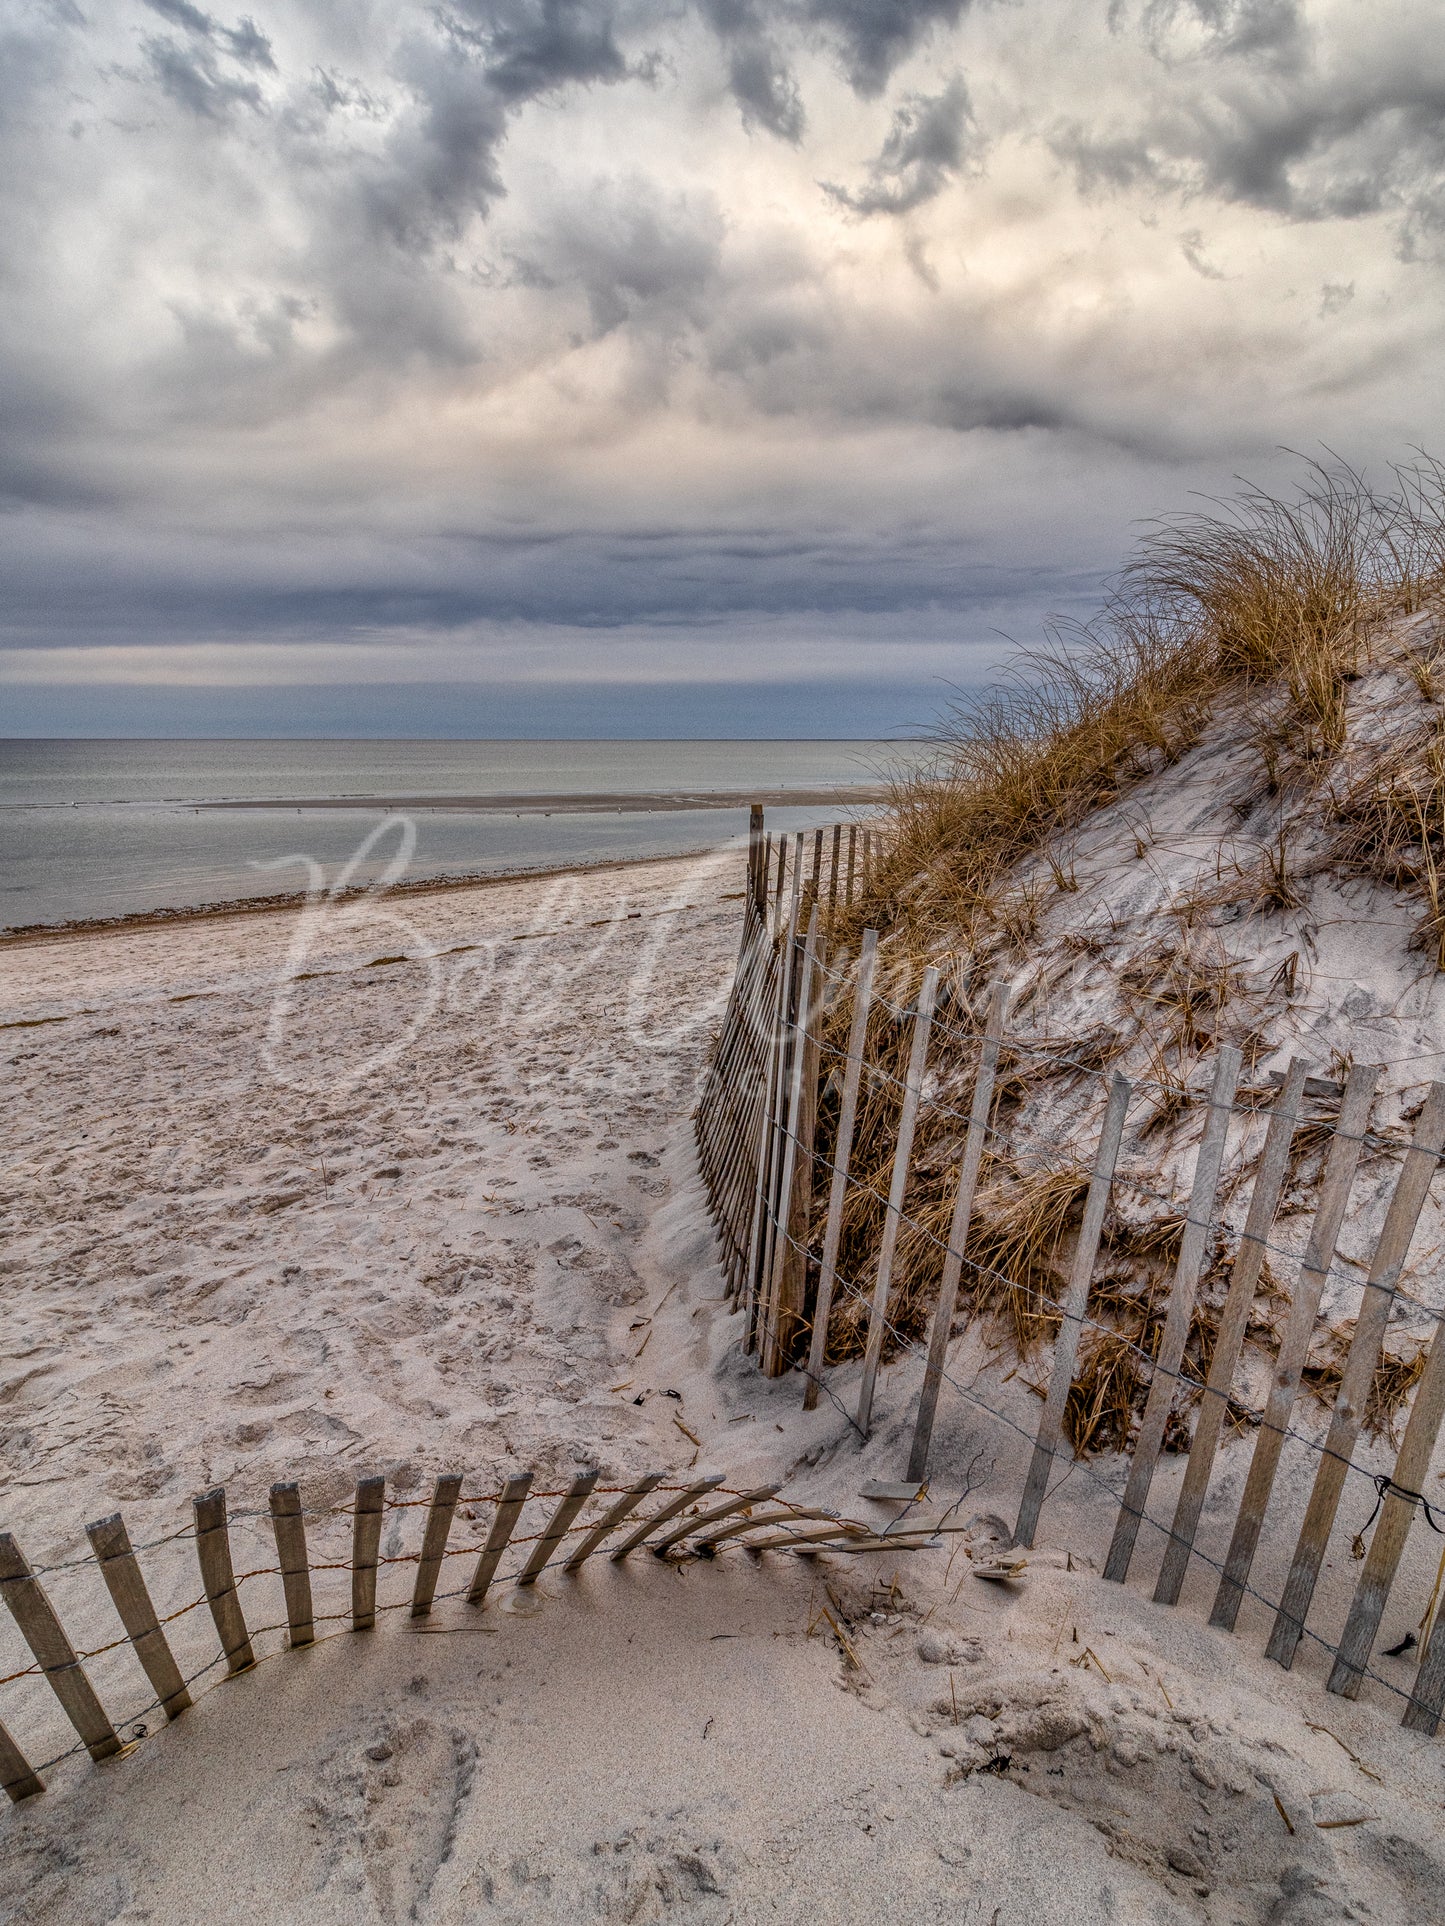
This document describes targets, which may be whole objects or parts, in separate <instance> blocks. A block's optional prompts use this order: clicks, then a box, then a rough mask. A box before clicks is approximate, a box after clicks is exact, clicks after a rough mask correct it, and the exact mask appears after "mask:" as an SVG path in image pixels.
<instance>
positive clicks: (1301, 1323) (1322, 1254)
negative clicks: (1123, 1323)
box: [1209, 1063, 1382, 1632]
mask: <svg viewBox="0 0 1445 1926" xmlns="http://www.w3.org/2000/svg"><path fill="white" fill-rule="evenodd" d="M1381 1069H1382V1066H1381V1065H1380V1064H1378V1063H1357V1064H1354V1065H1352V1067H1351V1069H1350V1074H1349V1076H1348V1078H1347V1079H1346V1081H1345V1094H1344V1097H1343V1099H1342V1100H1341V1103H1340V1114H1339V1118H1338V1121H1337V1123H1336V1126H1335V1132H1334V1136H1333V1138H1332V1139H1331V1142H1330V1152H1329V1156H1328V1158H1327V1159H1326V1160H1325V1173H1324V1179H1323V1181H1322V1182H1321V1184H1320V1196H1319V1203H1318V1204H1317V1206H1316V1208H1315V1215H1314V1222H1313V1224H1312V1225H1311V1227H1310V1241H1309V1248H1308V1249H1307V1250H1306V1252H1305V1255H1304V1261H1303V1263H1302V1264H1301V1265H1300V1269H1299V1276H1298V1278H1297V1279H1296V1280H1295V1288H1294V1295H1293V1297H1292V1299H1291V1302H1290V1312H1289V1320H1288V1322H1287V1323H1286V1325H1285V1334H1284V1341H1283V1343H1282V1344H1281V1345H1280V1350H1279V1356H1278V1358H1277V1359H1276V1360H1275V1369H1274V1380H1273V1382H1272V1384H1271V1385H1270V1390H1269V1399H1268V1401H1267V1403H1266V1405H1265V1410H1264V1419H1263V1422H1262V1423H1261V1425H1260V1428H1259V1432H1258V1435H1257V1436H1256V1438H1255V1441H1254V1452H1253V1455H1252V1456H1251V1458H1250V1461H1249V1474H1248V1476H1247V1477H1246V1479H1245V1484H1244V1495H1243V1496H1242V1497H1241V1499H1240V1501H1239V1514H1238V1516H1237V1517H1236V1519H1235V1522H1234V1534H1233V1536H1232V1538H1231V1539H1230V1542H1229V1551H1228V1553H1227V1555H1226V1557H1225V1561H1224V1573H1223V1576H1222V1577H1221V1578H1220V1581H1219V1589H1218V1590H1217V1591H1216V1593H1215V1595H1214V1607H1213V1609H1212V1611H1211V1612H1210V1614H1209V1622H1210V1624H1211V1625H1219V1626H1222V1627H1223V1628H1224V1630H1225V1631H1227V1632H1232V1631H1233V1630H1234V1621H1235V1620H1236V1618H1238V1616H1239V1607H1240V1603H1241V1601H1242V1600H1243V1598H1244V1588H1245V1586H1246V1584H1247V1583H1248V1582H1249V1573H1250V1567H1251V1566H1252V1565H1253V1563H1254V1554H1255V1551H1256V1549H1257V1547H1258V1545H1259V1538H1260V1533H1261V1532H1262V1531H1263V1529H1264V1515H1265V1512H1266V1510H1267V1509H1268V1506H1269V1496H1270V1492H1271V1491H1272V1490H1273V1488H1274V1478H1275V1472H1276V1471H1277V1470H1278V1468H1279V1459H1280V1453H1281V1451H1282V1450H1283V1449H1284V1434H1285V1427H1286V1425H1287V1424H1288V1423H1289V1415H1290V1412H1291V1411H1292V1410H1293V1409H1294V1403H1295V1399H1296V1397H1297V1396H1298V1395H1299V1387H1300V1380H1301V1378H1302V1376H1303V1373H1304V1366H1305V1359H1306V1357H1307V1356H1308V1355H1309V1347H1310V1339H1311V1338H1312V1337H1313V1336H1314V1328H1315V1319H1316V1317H1317V1316H1318V1314H1319V1308H1320V1297H1321V1294H1322V1293H1323V1291H1324V1286H1325V1278H1326V1276H1327V1275H1328V1273H1329V1268H1330V1264H1331V1262H1332V1261H1333V1258H1334V1254H1335V1244H1336V1241H1337V1240H1338V1238H1339V1234H1340V1225H1341V1224H1342V1223H1343V1222H1344V1216H1345V1206H1346V1204H1348V1202H1349V1197H1350V1188H1351V1186H1352V1184H1353V1183H1354V1181H1355V1169H1356V1166H1357V1165H1358V1163H1359V1160H1360V1149H1361V1145H1362V1142H1363V1139H1364V1134H1365V1129H1366V1126H1367V1125H1368V1123H1369V1121H1370V1109H1371V1106H1372V1105H1373V1103H1374V1100H1375V1087H1376V1085H1377V1084H1378V1082H1379V1080H1380V1074H1381Z"/></svg>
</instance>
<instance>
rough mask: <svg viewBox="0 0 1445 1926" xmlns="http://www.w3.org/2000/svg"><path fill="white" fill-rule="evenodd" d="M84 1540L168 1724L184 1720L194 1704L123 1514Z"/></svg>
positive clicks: (102, 1522)
mask: <svg viewBox="0 0 1445 1926" xmlns="http://www.w3.org/2000/svg"><path fill="white" fill-rule="evenodd" d="M85 1535H86V1537H87V1538H88V1539H89V1540H90V1548H91V1550H92V1551H93V1552H94V1553H95V1558H96V1563H97V1564H98V1565H99V1566H100V1575H101V1577H102V1578H103V1579H104V1580H105V1588H106V1590H107V1591H108V1592H109V1593H110V1597H111V1603H112V1604H113V1605H114V1606H115V1609H116V1612H117V1614H118V1615H119V1618H120V1622H121V1624H122V1625H123V1626H124V1627H125V1631H126V1636H127V1638H129V1640H130V1642H131V1644H132V1645H133V1646H134V1647H135V1655H136V1657H137V1658H138V1659H139V1660H140V1662H141V1667H142V1669H143V1670H144V1672H145V1675H146V1677H147V1678H148V1679H149V1680H150V1683H151V1690H152V1691H153V1692H154V1693H155V1695H156V1698H157V1699H158V1700H159V1701H160V1705H161V1709H162V1711H163V1712H164V1713H165V1715H166V1717H167V1718H168V1719H175V1718H179V1716H180V1715H181V1713H182V1712H184V1711H185V1709H186V1707H187V1706H188V1705H189V1704H190V1702H191V1695H190V1693H189V1692H188V1691H187V1690H186V1684H185V1680H184V1679H183V1678H182V1677H181V1671H180V1667H179V1666H178V1665H177V1664H176V1661H175V1658H174V1655H173V1654H172V1652H171V1648H170V1645H169V1644H168V1643H167V1640H166V1635H165V1633H164V1632H163V1631H162V1630H161V1626H160V1620H159V1619H158V1618H157V1617H156V1608H155V1606H154V1605H153V1604H152V1603H151V1595H150V1592H149V1590H148V1589H147V1586H146V1582H145V1578H144V1576H143V1575H142V1572H141V1568H140V1566H139V1565H138V1564H137V1563H136V1556H135V1552H134V1551H133V1550H132V1548H131V1542H130V1533H129V1532H128V1531H127V1530H126V1528H125V1520H124V1519H123V1518H122V1517H121V1515H120V1513H119V1512H118V1511H115V1512H112V1513H111V1514H110V1516H109V1517H107V1518H98V1519H96V1521H95V1523H94V1524H91V1525H87V1526H86V1528H85Z"/></svg>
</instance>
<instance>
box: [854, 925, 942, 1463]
mask: <svg viewBox="0 0 1445 1926" xmlns="http://www.w3.org/2000/svg"><path fill="white" fill-rule="evenodd" d="M937 995H938V971H937V970H936V969H935V968H934V967H933V965H932V964H931V963H930V964H929V966H928V968H927V969H926V970H925V971H924V972H923V982H922V984H921V985H920V986H919V991H918V1003H917V1005H916V1007H915V1010H914V1016H913V1046H912V1048H911V1049H910V1051H909V1053H908V1070H907V1075H906V1078H905V1081H904V1086H903V1108H902V1111H901V1113H900V1115H899V1118H898V1141H897V1143H896V1144H895V1145H894V1149H893V1172H892V1176H891V1178H890V1180H889V1185H888V1214H887V1216H886V1217H885V1218H884V1220H883V1236H882V1238H881V1239H880V1241H879V1245H878V1274H877V1277H876V1279H875V1281H874V1285H873V1303H872V1308H871V1310H870V1313H869V1317H868V1343H867V1347H866V1349H865V1350H864V1353H863V1378H862V1382H861V1383H860V1385H859V1387H858V1417H857V1421H856V1422H857V1425H858V1429H859V1431H861V1432H862V1434H863V1436H864V1437H865V1438H866V1437H867V1435H868V1426H869V1423H870V1421H871V1419H872V1416H873V1389H874V1386H875V1384H876V1383H877V1380H878V1365H879V1361H880V1360H881V1358H882V1356H883V1338H884V1335H885V1332H886V1329H887V1323H888V1287H889V1285H890V1284H891V1283H892V1281H893V1254H894V1252H895V1251H896V1250H897V1248H898V1233H899V1231H900V1230H901V1229H902V1227H903V1200H904V1197H905V1195H906V1193H907V1190H908V1166H909V1163H910V1161H911V1160H912V1157H913V1132H914V1129H915V1127H916V1126H917V1123H918V1106H919V1102H920V1101H921V1099H922V1096H923V1071H924V1065H925V1063H926V1062H927V1058H928V1037H929V1032H930V1030H931V1029H932V1027H933V1006H934V1002H935V1000H936V998H937Z"/></svg>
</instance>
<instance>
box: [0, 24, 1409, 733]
mask: <svg viewBox="0 0 1445 1926" xmlns="http://www.w3.org/2000/svg"><path fill="white" fill-rule="evenodd" d="M1442 255H1445V34H1442V33H1441V32H1440V15H1439V10H1438V6H1437V5H1436V4H1433V3H1429V0H1415V3H1414V4H1411V3H1410V0H1368V3H1367V0H1016V3H1015V4H1004V3H1001V0H1000V3H992V4H987V3H984V0H974V3H973V4H970V0H769V4H763V3H762V0H438V4H429V5H417V4H412V3H411V0H254V6H253V8H252V10H251V11H248V12H245V13H239V12H231V11H228V10H226V9H224V8H223V9H221V10H217V11H212V10H210V9H209V8H206V7H202V6H200V5H196V4H192V0H105V4H104V5H101V4H100V3H99V0H47V3H46V4H41V3H40V0H0V733H3V734H11V735H23V734H31V733H35V734H59V735H67V734H77V735H109V734H138V735H147V734H157V735H164V734H202V735H210V734H234V735H251V734H257V735H265V734H301V735H323V734H340V735H363V736H364V735H387V734H393V735H398V734H404V735H419V736H426V735H442V736H446V735H452V736H488V735H522V736H525V735H540V736H547V735H590V734H598V735H615V736H633V735H637V736H646V735H673V736H691V735H712V736H727V735H732V734H742V735H759V736H790V735H816V736H836V735H856V736H874V735H880V734H894V733H899V732H901V731H907V730H910V729H912V728H916V727H918V726H923V725H926V724H927V722H928V721H929V719H930V717H931V716H933V715H935V714H936V713H937V712H938V711H939V709H940V708H941V707H942V706H944V705H945V704H946V703H947V702H948V701H949V700H950V699H956V692H960V691H961V692H967V691H968V690H969V689H972V688H976V687H978V686H979V685H980V684H981V683H982V682H984V681H986V680H987V679H988V678H989V677H990V676H991V675H992V674H994V673H996V671H997V667H998V665H999V663H1000V662H1001V661H1002V660H1004V659H1005V658H1006V656H1007V654H1008V652H1009V649H1010V647H1011V646H1012V643H1013V642H1025V643H1027V642H1031V641H1037V640H1038V638H1039V636H1040V635H1041V633H1042V632H1043V628H1044V625H1045V623H1046V622H1047V620H1048V618H1049V617H1050V615H1051V614H1054V615H1062V616H1064V617H1066V618H1067V617H1076V618H1077V617H1080V616H1084V615H1086V614H1087V613H1088V611H1089V609H1090V608H1091V607H1092V606H1093V604H1094V602H1095V600H1096V598H1097V596H1098V593H1099V589H1100V585H1101V583H1102V581H1103V580H1104V578H1105V577H1106V575H1107V574H1108V572H1109V571H1110V570H1111V569H1112V568H1114V567H1115V566H1117V565H1118V563H1119V562H1120V561H1121V560H1122V559H1124V557H1125V555H1126V554H1127V552H1128V549H1129V546H1130V544H1131V543H1132V542H1133V541H1134V540H1136V539H1137V536H1138V533H1139V525H1140V523H1141V522H1144V521H1147V519H1148V518H1150V517H1153V516H1157V515H1163V514H1170V513H1175V512H1178V511H1180V510H1184V509H1187V508H1189V507H1190V506H1191V505H1197V501H1198V497H1199V495H1200V494H1203V495H1204V496H1206V497H1208V496H1216V495H1219V494H1223V493H1227V492H1228V490H1229V489H1230V487H1231V485H1232V478H1234V477H1236V476H1241V475H1242V476H1245V477H1247V478H1249V479H1251V480H1254V481H1259V482H1263V483H1264V484H1266V485H1273V486H1280V487H1287V486H1288V485H1289V484H1290V481H1291V479H1292V477H1293V475H1294V474H1295V472H1296V469H1297V463H1296V461H1295V459H1294V457H1292V456H1291V455H1290V453H1289V452H1288V451H1290V450H1303V451H1305V452H1309V453H1317V452H1318V451H1319V450H1320V449H1321V447H1328V448H1331V449H1333V450H1335V451H1337V452H1338V453H1340V454H1341V455H1343V456H1345V457H1347V458H1349V459H1352V460H1355V461H1359V462H1361V463H1364V464H1367V465H1369V466H1370V468H1371V470H1372V471H1374V472H1378V471H1379V470H1380V469H1381V467H1382V465H1383V464H1385V463H1387V462H1388V461H1389V460H1391V459H1400V458H1402V457H1407V456H1408V453H1409V450H1410V449H1411V447H1412V446H1417V445H1418V446H1424V447H1426V448H1433V449H1434V450H1437V451H1445V434H1442V432H1441V426H1442V424H1441V420H1440V416H1441V414H1442V410H1445V382H1442V379H1441V346H1442V338H1441V337H1442V325H1445V301H1442V292H1445V290H1442Z"/></svg>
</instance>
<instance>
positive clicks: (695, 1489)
mask: <svg viewBox="0 0 1445 1926" xmlns="http://www.w3.org/2000/svg"><path fill="white" fill-rule="evenodd" d="M722 1481H723V1474H722V1473H721V1472H720V1471H719V1472H715V1473H714V1474H712V1475H711V1476H709V1477H707V1478H699V1479H698V1481H697V1483H696V1484H695V1485H689V1486H688V1487H687V1489H686V1490H685V1491H680V1492H678V1494H677V1495H676V1497H674V1498H672V1499H670V1500H669V1501H668V1503H667V1504H665V1505H663V1506H662V1507H661V1508H660V1509H659V1510H657V1511H655V1512H654V1513H653V1514H652V1516H651V1517H650V1518H644V1519H643V1521H642V1523H641V1524H640V1525H639V1526H638V1527H637V1528H636V1530H635V1531H630V1532H629V1533H628V1534H627V1536H626V1537H625V1538H624V1539H623V1541H622V1543H621V1544H620V1545H617V1546H615V1547H614V1548H613V1550H612V1551H610V1552H609V1553H608V1554H607V1556H608V1557H609V1558H610V1559H611V1560H612V1562H613V1564H616V1563H617V1562H618V1560H619V1559H623V1558H626V1556H627V1554H628V1553H629V1552H633V1551H636V1550H637V1547H638V1546H639V1545H641V1544H644V1543H645V1542H646V1540H647V1539H649V1538H650V1537H651V1536H652V1534H653V1533H654V1532H655V1531H656V1530H657V1529H658V1528H659V1526H661V1525H666V1524H668V1523H669V1522H670V1521H671V1520H672V1519H674V1518H676V1516H677V1514H678V1513H679V1512H680V1511H686V1510H687V1508H688V1506H689V1505H691V1504H695V1503H696V1502H697V1500H698V1499H699V1498H705V1497H706V1496H707V1494H708V1493H709V1492H710V1491H716V1490H717V1488H718V1486H719V1485H720V1484H721V1483H722Z"/></svg>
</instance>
